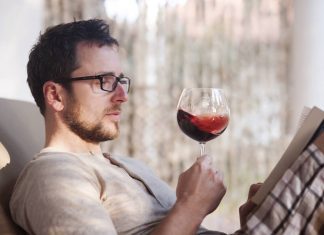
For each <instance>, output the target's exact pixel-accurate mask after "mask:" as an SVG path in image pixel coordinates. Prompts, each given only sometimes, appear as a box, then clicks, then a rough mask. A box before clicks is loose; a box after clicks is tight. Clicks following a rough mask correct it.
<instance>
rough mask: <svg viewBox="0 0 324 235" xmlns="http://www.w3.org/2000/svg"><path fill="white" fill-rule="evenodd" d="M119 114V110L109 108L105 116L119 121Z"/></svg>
mask: <svg viewBox="0 0 324 235" xmlns="http://www.w3.org/2000/svg"><path fill="white" fill-rule="evenodd" d="M120 114H121V110H111V111H109V112H107V113H106V116H108V117H109V119H110V120H111V121H116V122H119V121H120V116H121V115H120Z"/></svg>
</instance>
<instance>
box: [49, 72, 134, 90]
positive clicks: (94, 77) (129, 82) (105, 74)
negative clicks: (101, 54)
mask: <svg viewBox="0 0 324 235" xmlns="http://www.w3.org/2000/svg"><path fill="white" fill-rule="evenodd" d="M107 75H109V76H112V77H114V78H115V79H116V81H115V82H114V83H113V84H112V88H111V90H107V89H104V87H103V79H104V77H105V76H107ZM96 79H97V80H99V81H100V89H101V90H103V91H106V92H113V91H114V90H115V89H116V87H117V85H118V83H120V84H123V81H122V80H123V79H126V80H127V82H128V89H127V91H126V92H127V93H128V92H129V88H130V85H131V79H130V78H129V77H125V76H123V75H121V76H116V75H114V74H113V73H103V74H98V75H93V76H84V77H75V78H63V79H57V80H55V82H57V83H61V84H63V83H70V82H74V81H87V80H96Z"/></svg>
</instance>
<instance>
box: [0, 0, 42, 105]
mask: <svg viewBox="0 0 324 235" xmlns="http://www.w3.org/2000/svg"><path fill="white" fill-rule="evenodd" d="M42 4H43V1H42V0H14V1H3V0H1V1H0V12H1V14H0V35H1V37H0V52H1V53H0V84H1V85H0V97H3V98H14V99H20V100H27V101H33V98H32V96H31V94H30V91H29V88H28V85H27V83H26V78H27V73H26V64H27V59H28V54H29V50H30V49H31V47H32V45H33V44H34V43H35V41H36V39H37V37H38V35H39V32H40V30H41V27H42V14H43V12H42V7H43V6H42Z"/></svg>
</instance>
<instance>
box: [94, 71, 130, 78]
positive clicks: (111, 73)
mask: <svg viewBox="0 0 324 235" xmlns="http://www.w3.org/2000/svg"><path fill="white" fill-rule="evenodd" d="M101 74H107V75H114V76H117V77H124V76H125V74H124V73H120V74H119V75H116V74H115V73H114V72H100V73H97V74H96V75H95V76H98V75H101Z"/></svg>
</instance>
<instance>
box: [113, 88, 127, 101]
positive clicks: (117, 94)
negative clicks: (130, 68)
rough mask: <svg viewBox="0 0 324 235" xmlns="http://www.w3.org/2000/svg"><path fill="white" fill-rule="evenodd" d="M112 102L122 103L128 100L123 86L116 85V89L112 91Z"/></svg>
mask: <svg viewBox="0 0 324 235" xmlns="http://www.w3.org/2000/svg"><path fill="white" fill-rule="evenodd" d="M112 99H113V101H115V102H120V103H124V102H126V101H127V100H128V94H127V91H125V90H124V88H123V86H122V85H121V84H119V83H117V86H116V89H115V90H114V91H113V97H112Z"/></svg>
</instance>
